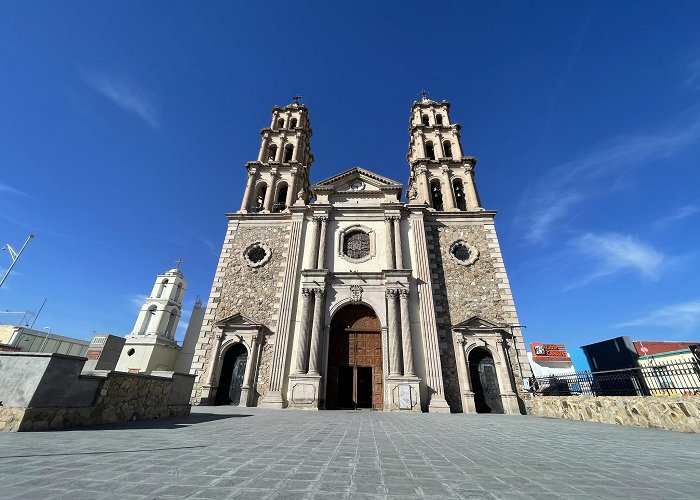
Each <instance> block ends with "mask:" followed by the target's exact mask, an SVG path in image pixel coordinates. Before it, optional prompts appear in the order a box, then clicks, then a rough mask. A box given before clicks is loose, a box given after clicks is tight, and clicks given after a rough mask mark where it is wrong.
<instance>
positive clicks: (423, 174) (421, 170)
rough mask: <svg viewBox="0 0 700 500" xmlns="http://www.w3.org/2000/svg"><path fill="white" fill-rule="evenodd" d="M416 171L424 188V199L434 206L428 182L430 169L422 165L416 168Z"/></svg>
mask: <svg viewBox="0 0 700 500" xmlns="http://www.w3.org/2000/svg"><path fill="white" fill-rule="evenodd" d="M416 172H417V173H418V175H419V176H420V182H419V183H418V184H420V186H421V189H422V190H423V201H424V202H425V203H427V204H428V205H430V206H431V207H432V206H433V199H432V197H431V196H430V184H429V183H428V169H427V168H426V167H425V166H423V165H421V166H420V167H418V168H417V169H416Z"/></svg>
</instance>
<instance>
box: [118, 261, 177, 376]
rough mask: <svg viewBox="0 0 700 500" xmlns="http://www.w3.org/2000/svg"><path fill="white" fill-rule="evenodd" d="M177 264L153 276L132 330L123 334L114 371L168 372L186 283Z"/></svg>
mask: <svg viewBox="0 0 700 500" xmlns="http://www.w3.org/2000/svg"><path fill="white" fill-rule="evenodd" d="M177 262H178V267H176V268H175V269H171V270H170V271H168V272H166V273H165V274H159V275H158V276H157V277H156V281H155V284H154V285H153V289H152V290H151V294H150V295H149V296H148V298H146V300H145V301H144V303H143V306H141V311H140V312H139V315H138V317H137V319H136V323H135V324H134V329H133V331H132V332H131V334H130V335H127V337H126V342H125V344H124V347H123V348H122V353H121V355H120V356H119V361H118V362H117V367H116V371H121V372H129V373H151V372H153V371H172V370H174V367H175V362H176V361H177V357H178V354H179V353H180V350H181V348H180V347H179V346H178V345H177V342H176V341H175V331H176V330H177V324H178V322H179V321H180V315H181V310H182V298H183V296H184V295H185V288H187V282H186V281H185V280H184V278H183V276H182V272H181V271H180V269H179V267H180V264H181V263H182V259H179V260H178V261H177Z"/></svg>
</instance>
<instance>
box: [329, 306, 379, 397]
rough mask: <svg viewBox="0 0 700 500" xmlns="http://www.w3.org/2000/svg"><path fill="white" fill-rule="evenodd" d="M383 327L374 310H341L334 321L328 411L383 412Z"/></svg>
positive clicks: (357, 307) (363, 307)
mask: <svg viewBox="0 0 700 500" xmlns="http://www.w3.org/2000/svg"><path fill="white" fill-rule="evenodd" d="M381 332H382V325H381V322H380V321H379V318H377V315H376V314H375V313H374V311H373V310H372V308H371V307H368V306H365V305H361V304H357V305H355V304H354V305H348V306H345V307H343V308H342V309H340V310H339V311H338V312H337V313H336V314H335V316H333V320H332V321H331V330H330V341H329V344H328V376H327V384H326V408H328V409H341V408H346V409H357V408H372V409H374V410H381V409H383V408H384V376H383V373H382V333H381Z"/></svg>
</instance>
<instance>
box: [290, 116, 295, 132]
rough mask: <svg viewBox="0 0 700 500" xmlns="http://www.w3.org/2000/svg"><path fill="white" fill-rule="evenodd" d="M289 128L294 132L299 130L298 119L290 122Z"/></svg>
mask: <svg viewBox="0 0 700 500" xmlns="http://www.w3.org/2000/svg"><path fill="white" fill-rule="evenodd" d="M289 128H291V129H292V130H294V129H295V128H297V119H296V118H292V119H291V120H289Z"/></svg>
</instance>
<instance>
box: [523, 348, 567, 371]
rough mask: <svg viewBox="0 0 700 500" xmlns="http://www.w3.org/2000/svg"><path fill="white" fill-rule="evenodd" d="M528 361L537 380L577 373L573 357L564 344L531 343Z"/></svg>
mask: <svg viewBox="0 0 700 500" xmlns="http://www.w3.org/2000/svg"><path fill="white" fill-rule="evenodd" d="M527 359H528V361H529V362H530V368H532V374H533V375H534V376H535V377H537V378H541V377H550V376H556V375H568V374H572V373H574V371H575V368H574V364H573V363H572V362H571V356H570V355H569V353H568V351H567V350H566V346H565V345H564V344H545V343H543V342H531V343H530V350H529V351H528V353H527Z"/></svg>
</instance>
